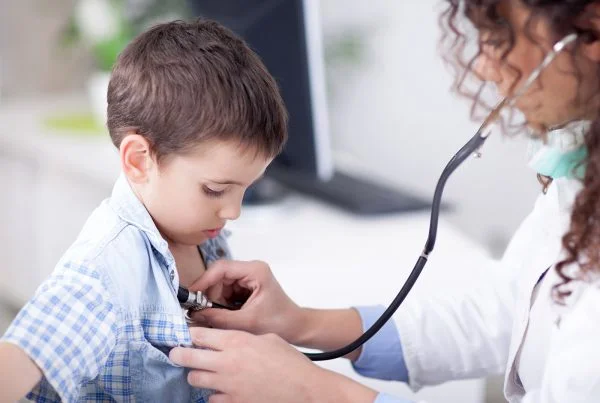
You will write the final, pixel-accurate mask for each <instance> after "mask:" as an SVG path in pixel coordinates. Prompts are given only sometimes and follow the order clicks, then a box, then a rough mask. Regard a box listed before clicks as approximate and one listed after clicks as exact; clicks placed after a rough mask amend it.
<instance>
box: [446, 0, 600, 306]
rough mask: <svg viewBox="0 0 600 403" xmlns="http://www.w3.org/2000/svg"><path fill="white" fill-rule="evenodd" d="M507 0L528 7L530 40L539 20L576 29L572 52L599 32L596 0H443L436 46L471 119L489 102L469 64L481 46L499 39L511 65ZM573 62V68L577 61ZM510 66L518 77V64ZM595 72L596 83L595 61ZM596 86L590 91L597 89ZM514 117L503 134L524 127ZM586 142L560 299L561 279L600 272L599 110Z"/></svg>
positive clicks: (560, 29)
mask: <svg viewBox="0 0 600 403" xmlns="http://www.w3.org/2000/svg"><path fill="white" fill-rule="evenodd" d="M507 1H508V2H512V3H520V4H521V5H524V6H526V7H527V8H528V9H529V10H530V11H531V14H530V15H529V20H528V21H527V23H526V24H525V32H524V33H525V34H526V35H528V38H529V39H530V40H531V41H532V42H533V43H539V42H537V41H536V40H535V36H534V34H533V32H532V27H534V26H535V24H536V22H537V21H542V20H545V21H546V22H548V23H549V26H550V28H551V30H552V35H554V36H555V38H553V39H554V40H555V41H558V40H560V39H561V38H562V37H564V36H565V35H567V34H569V33H573V32H576V33H578V34H579V37H578V41H577V43H576V44H575V47H574V49H573V52H575V51H576V50H577V47H578V46H580V45H581V43H583V42H586V41H590V40H598V38H599V37H600V34H599V33H598V32H594V30H592V28H591V27H593V24H591V23H590V21H592V20H593V19H599V18H600V16H599V15H596V14H594V13H593V12H591V10H590V7H589V6H590V5H591V4H592V3H595V1H593V0H554V1H552V0H446V1H445V3H446V5H447V7H446V8H445V11H444V12H443V13H442V14H441V17H440V26H441V27H442V31H443V35H442V39H441V41H440V47H441V49H442V52H443V55H444V59H445V60H446V62H447V63H448V65H449V66H450V67H451V68H452V69H453V71H454V76H455V82H454V90H455V91H456V92H457V93H458V94H460V95H463V96H466V97H468V98H470V99H471V100H472V101H473V103H472V109H471V115H472V117H473V118H475V119H480V115H478V113H479V112H480V111H482V110H489V107H490V106H489V105H488V104H486V102H485V99H484V98H485V97H484V96H483V93H484V91H483V89H484V83H482V82H481V80H480V79H478V78H477V77H476V75H475V73H474V70H473V67H474V63H475V61H476V59H477V57H478V56H479V55H480V54H481V52H482V50H481V49H482V45H492V46H495V45H496V43H497V42H499V41H500V42H502V44H503V46H502V47H501V49H502V56H501V60H502V61H503V62H504V63H506V65H507V66H508V67H509V68H511V67H512V66H510V65H509V64H508V62H507V61H506V57H507V55H508V54H509V53H510V51H511V49H512V48H513V47H514V44H515V36H516V35H515V31H514V28H513V27H511V24H510V23H509V21H508V20H507V19H505V18H503V17H502V15H501V13H500V12H499V7H500V6H501V5H502V4H503V3H505V2H507ZM596 2H597V1H596ZM585 27H588V28H585ZM482 30H484V31H486V32H493V33H494V35H493V40H494V41H495V42H496V43H486V42H483V43H482V42H481V41H482V40H484V41H487V40H488V39H486V38H483V39H479V37H478V35H477V32H481V31H482ZM474 38H477V39H476V41H475V46H473V44H472V43H470V41H472V40H473V39H474ZM540 46H541V45H540ZM574 64H575V68H576V70H578V69H577V63H574ZM512 68H513V69H514V71H515V72H516V74H517V76H518V77H519V78H520V77H521V75H520V72H519V71H518V69H516V68H514V67H512ZM578 73H580V72H578V71H576V72H575V73H574V74H575V75H576V76H577V74H578ZM566 74H573V73H571V72H568V73H566ZM596 74H597V76H598V77H599V80H598V81H599V82H600V65H599V66H598V70H597V71H596ZM580 77H581V76H579V77H578V80H579V82H581V79H580ZM517 81H518V80H517ZM473 85H475V86H473ZM580 88H581V87H580ZM599 89H600V88H599ZM599 89H596V91H594V93H600V92H599V91H598V90H599ZM577 98H578V99H575V100H573V102H589V101H590V100H589V99H588V100H582V99H579V96H578V97H577ZM514 116H515V115H514V114H511V115H510V116H508V117H506V116H505V117H503V120H502V127H503V130H504V132H505V133H508V134H512V133H516V132H518V131H520V130H522V129H524V127H525V124H524V123H522V124H515V123H513V118H514ZM585 144H586V146H587V148H588V157H587V160H586V161H584V163H585V164H586V165H587V168H586V172H585V176H584V178H583V188H582V190H581V191H580V192H579V194H578V195H577V197H576V199H575V203H574V205H573V211H572V215H571V223H570V228H569V230H568V231H567V233H566V234H565V235H564V237H563V239H562V244H563V247H564V249H565V251H566V254H567V256H566V258H565V259H564V260H562V261H561V262H559V263H558V264H557V265H556V270H557V272H558V274H559V276H560V278H561V279H562V282H561V283H560V284H558V285H556V286H555V287H554V289H553V298H554V300H555V301H556V302H557V303H560V304H563V303H564V302H565V298H566V297H568V296H569V295H570V292H569V291H568V290H567V288H565V287H564V286H565V285H566V284H568V283H569V282H571V281H573V280H579V279H583V280H585V279H586V278H588V277H587V275H589V274H594V275H595V274H600V111H598V112H597V114H596V117H595V119H594V120H593V122H592V124H591V126H590V128H589V130H588V132H587V133H586V134H585ZM574 263H576V265H573V264H574ZM573 267H575V268H577V270H576V271H575V272H573V271H572V270H571V269H572V268H573Z"/></svg>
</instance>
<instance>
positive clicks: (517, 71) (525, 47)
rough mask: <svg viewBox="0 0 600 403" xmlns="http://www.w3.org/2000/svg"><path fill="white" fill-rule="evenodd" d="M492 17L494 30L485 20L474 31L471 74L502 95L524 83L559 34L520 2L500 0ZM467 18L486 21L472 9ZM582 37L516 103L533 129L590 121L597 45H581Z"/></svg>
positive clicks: (595, 105) (595, 97) (594, 96)
mask: <svg viewBox="0 0 600 403" xmlns="http://www.w3.org/2000/svg"><path fill="white" fill-rule="evenodd" d="M497 13H498V22H497V24H499V26H498V28H497V29H494V27H493V25H490V22H489V21H488V22H487V24H485V25H486V27H480V29H479V50H480V54H479V56H478V57H477V58H476V59H475V63H474V65H473V72H474V73H475V74H477V76H478V77H479V78H481V79H482V80H484V81H487V82H490V83H492V84H494V85H495V86H496V87H497V90H498V92H499V93H500V94H501V95H502V96H507V95H510V94H512V93H514V92H515V91H517V90H518V89H519V88H520V87H521V86H522V85H523V83H524V82H525V81H526V80H527V78H528V77H529V75H530V74H531V72H532V71H533V70H534V69H536V68H537V67H538V66H539V64H540V63H541V62H542V60H543V59H544V57H545V55H546V54H547V53H548V52H549V51H550V50H551V49H552V47H553V45H554V44H555V43H556V42H557V41H559V40H560V39H562V37H563V36H564V34H557V33H556V30H555V29H553V27H552V26H551V24H550V23H549V19H548V18H547V16H545V15H543V14H541V13H540V12H538V10H537V9H536V10H534V9H532V8H530V7H528V6H526V5H524V3H523V2H521V1H517V0H505V1H501V2H499V6H498V7H497ZM471 17H472V20H473V22H474V23H475V25H476V26H479V24H478V22H477V19H478V18H486V19H488V20H489V16H485V17H481V14H480V16H478V15H477V11H474V12H473V14H472V16H471ZM501 21H505V22H507V23H508V24H509V25H510V27H511V28H512V31H513V35H514V36H513V39H514V41H513V42H512V46H511V40H510V34H509V33H508V31H507V30H506V29H503V28H502V27H501V25H502V22H501ZM593 23H594V22H588V25H590V24H592V25H593ZM590 26H591V25H590ZM568 32H572V31H568ZM581 39H582V38H581V37H580V41H579V42H578V44H576V45H575V44H573V45H571V46H569V47H568V48H567V49H565V50H564V51H563V52H562V53H561V54H559V55H558V56H557V57H556V59H555V60H554V62H552V64H550V65H549V66H548V67H547V68H546V69H545V70H544V71H543V72H542V74H541V75H540V77H539V78H538V80H537V82H535V83H534V84H533V85H532V86H531V87H530V89H529V90H528V91H527V92H526V93H525V94H524V95H523V96H522V97H520V98H519V99H518V101H517V102H516V106H517V108H518V109H519V110H520V111H521V112H522V113H523V114H524V115H525V118H526V119H527V124H528V126H530V127H531V128H532V129H534V131H537V132H544V131H546V130H547V129H548V128H552V127H556V126H560V125H563V124H565V123H568V122H570V121H573V120H579V119H583V118H590V119H591V118H593V117H595V115H596V111H597V110H598V106H599V105H598V98H599V97H598V78H597V76H598V62H599V60H600V45H599V44H598V41H597V40H592V41H588V42H587V43H583V42H582V41H581Z"/></svg>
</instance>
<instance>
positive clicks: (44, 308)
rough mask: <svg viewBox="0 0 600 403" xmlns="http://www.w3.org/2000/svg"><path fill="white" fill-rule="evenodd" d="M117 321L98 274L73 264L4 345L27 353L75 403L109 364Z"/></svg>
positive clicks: (43, 290) (46, 287)
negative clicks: (87, 386) (12, 346)
mask: <svg viewBox="0 0 600 403" xmlns="http://www.w3.org/2000/svg"><path fill="white" fill-rule="evenodd" d="M116 322H117V321H116V314H115V307H114V305H113V304H112V303H111V302H110V297H109V294H108V291H107V289H106V287H105V285H104V284H103V282H102V280H101V276H100V274H99V272H98V271H97V270H94V269H91V268H90V267H89V265H81V264H74V263H72V262H71V263H65V264H64V265H63V266H62V267H61V268H60V269H59V270H58V271H57V272H55V274H53V275H52V277H50V278H49V279H48V280H46V282H45V283H44V284H43V285H42V286H41V287H40V288H39V289H38V291H37V292H36V294H35V295H34V297H33V298H32V299H31V300H30V301H29V302H28V303H27V304H26V305H25V307H23V309H22V310H21V311H20V312H19V314H18V315H17V317H16V318H15V320H14V321H13V323H12V324H11V325H10V327H9V328H8V330H7V332H6V333H5V334H4V336H3V337H2V339H1V340H2V341H4V342H9V343H12V344H15V345H16V346H18V347H20V348H21V349H22V350H23V351H25V353H26V354H27V355H28V356H29V357H30V358H31V359H32V360H33V361H34V362H35V363H36V364H37V366H38V367H39V368H40V370H41V371H42V372H43V374H44V378H45V379H44V381H46V382H47V383H48V384H50V385H51V386H52V388H53V389H54V390H55V391H56V393H57V394H58V395H59V396H60V398H61V399H62V401H65V402H72V401H76V400H77V396H78V394H79V388H80V385H81V384H82V383H84V382H86V381H88V380H91V379H94V378H95V377H97V376H98V374H99V373H100V370H101V368H102V367H103V366H104V364H105V363H106V360H107V359H108V356H109V354H110V352H111V351H112V349H113V347H114V345H115V343H116V334H117V330H116V329H117V326H116ZM42 384H44V382H42Z"/></svg>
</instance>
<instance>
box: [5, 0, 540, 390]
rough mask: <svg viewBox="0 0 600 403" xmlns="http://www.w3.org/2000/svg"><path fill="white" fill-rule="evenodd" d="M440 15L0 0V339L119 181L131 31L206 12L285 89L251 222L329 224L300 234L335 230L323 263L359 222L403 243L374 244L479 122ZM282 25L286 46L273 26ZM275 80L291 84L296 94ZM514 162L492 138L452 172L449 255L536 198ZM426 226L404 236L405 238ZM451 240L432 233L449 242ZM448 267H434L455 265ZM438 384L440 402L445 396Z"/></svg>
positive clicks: (421, 9) (488, 249)
mask: <svg viewBox="0 0 600 403" xmlns="http://www.w3.org/2000/svg"><path fill="white" fill-rule="evenodd" d="M226 3H227V4H226ZM282 4H283V5H282ZM441 9H442V7H441V6H440V3H439V2H437V1H434V0H425V1H423V0H419V1H418V0H405V1H394V0H371V1H369V2H366V1H361V0H323V1H320V2H319V1H310V0H309V1H304V2H303V1H296V0H278V1H273V0H262V1H246V2H241V1H239V2H237V6H236V3H235V2H231V1H223V2H221V1H210V0H204V1H203V0H196V1H183V0H181V1H176V0H170V1H166V0H163V1H152V0H126V1H125V0H123V1H108V0H79V1H76V0H53V1H51V2H42V1H39V0H20V1H7V0H4V1H2V2H0V186H1V189H2V192H1V195H0V222H1V223H2V225H1V226H0V262H2V267H0V305H1V306H2V309H1V311H2V314H0V319H1V320H0V333H1V332H2V331H3V330H4V328H5V327H6V324H7V323H8V322H9V321H10V320H11V318H12V316H13V315H14V312H15V311H16V310H18V309H19V307H20V306H22V304H23V303H24V302H25V301H26V300H27V299H28V297H29V296H31V295H32V293H33V292H34V291H35V289H36V288H37V286H38V285H39V284H40V282H41V281H43V279H44V278H45V277H46V276H47V275H48V274H49V273H50V272H51V271H52V269H53V266H54V264H55V263H56V261H57V260H58V258H59V257H60V256H61V254H62V253H63V252H64V251H65V250H66V248H67V247H68V246H69V244H70V243H71V242H73V240H74V239H75V237H76V235H77V233H78V231H79V229H80V228H81V226H82V224H83V223H84V221H85V219H86V217H87V216H88V215H89V213H90V212H91V211H92V209H93V208H94V207H95V206H96V205H97V204H98V203H99V202H100V201H101V200H102V199H104V198H106V197H108V196H109V195H110V190H111V187H112V183H113V181H114V179H115V178H116V177H117V175H118V171H119V166H118V160H117V155H116V152H115V150H114V149H113V147H112V145H111V144H110V142H109V139H108V136H107V133H106V131H105V130H104V124H103V119H104V117H103V114H104V113H105V109H104V108H105V96H106V85H107V80H108V75H109V72H110V67H111V66H112V63H113V62H114V59H115V57H116V55H117V54H118V52H119V51H120V49H122V47H123V46H125V45H126V43H127V42H128V41H129V40H130V39H131V38H132V37H133V36H134V35H135V34H137V33H138V32H140V31H141V30H143V29H145V28H147V27H149V26H151V25H153V24H155V23H157V22H160V21H166V20H172V19H175V18H191V17H193V16H197V15H200V14H203V15H206V16H208V17H213V18H217V17H219V18H221V20H222V22H223V23H225V24H226V25H228V26H230V27H231V28H232V29H234V30H236V32H238V33H240V34H242V35H246V34H247V39H248V40H249V42H250V44H251V45H252V46H253V47H254V48H255V50H257V52H258V53H259V55H260V56H261V57H263V59H264V60H265V63H266V64H267V67H269V69H270V70H272V72H273V73H274V75H275V76H276V77H277V78H278V80H279V82H280V84H281V86H282V89H283V92H284V95H286V103H288V107H289V108H290V114H291V125H292V126H293V127H292V129H293V130H291V136H292V137H291V140H290V141H291V142H290V145H289V146H288V147H289V148H288V149H286V151H285V153H284V155H283V156H282V157H281V158H280V159H279V160H278V161H277V164H276V168H274V170H273V175H272V176H271V177H269V178H268V180H267V181H266V183H264V184H262V185H261V186H257V188H256V189H252V191H253V192H255V194H251V195H250V196H251V197H250V196H249V197H248V200H247V204H248V210H249V211H251V213H249V214H254V213H255V212H257V211H261V213H260V214H262V215H261V216H260V217H264V214H267V215H268V214H270V213H265V211H267V210H268V208H267V209H265V208H262V209H261V207H260V206H263V207H264V203H263V201H265V200H266V201H268V202H269V203H268V204H266V205H267V206H271V207H272V206H274V205H277V203H285V202H284V201H282V200H288V201H287V203H289V200H290V198H291V199H292V200H293V203H292V204H293V205H294V206H295V207H294V208H292V209H288V210H285V209H284V210H279V212H278V213H277V214H279V215H277V216H272V215H271V216H270V217H271V218H270V219H272V220H276V221H281V222H286V220H291V221H290V222H292V221H293V220H294V219H298V220H303V221H305V220H309V221H310V220H311V216H310V215H308V212H310V211H315V212H316V213H315V214H316V215H317V216H319V217H324V218H323V219H325V220H329V219H330V218H331V220H332V221H331V222H330V224H328V225H329V226H330V227H327V225H326V224H323V225H325V227H323V228H330V231H333V233H332V232H329V233H325V232H326V231H325V229H323V230H322V234H321V235H319V233H320V232H319V231H321V228H322V227H320V226H319V223H320V222H317V221H315V222H313V223H312V231H313V232H312V236H313V237H317V238H318V237H325V236H327V237H335V235H336V234H337V233H340V239H341V240H340V241H339V243H337V244H336V243H333V244H330V245H329V246H328V250H329V251H330V252H331V253H332V254H333V255H335V254H336V253H339V254H342V253H343V254H347V252H346V250H347V249H345V247H346V246H347V245H344V241H343V239H344V238H343V237H342V235H343V236H348V235H347V233H348V232H350V233H351V232H353V231H354V230H353V228H359V227H358V226H360V228H361V231H366V232H362V235H364V236H365V237H371V238H372V237H374V236H376V234H377V233H378V232H381V233H382V234H386V235H385V236H386V239H385V240H375V241H374V242H377V245H386V244H385V242H388V243H390V242H396V243H395V245H397V247H398V248H400V249H402V247H403V245H402V244H401V241H400V238H398V241H390V239H387V238H389V237H394V232H392V231H387V229H386V230H382V231H379V228H380V226H383V225H385V224H382V222H389V223H392V224H395V223H397V226H396V227H394V228H396V229H397V231H398V232H402V231H404V232H405V234H404V235H407V234H408V235H409V236H410V235H411V230H410V228H412V227H411V226H407V225H408V224H406V223H407V222H409V221H410V222H411V223H413V224H414V223H416V224H415V225H417V224H418V225H420V227H419V228H421V227H425V226H426V225H427V220H426V218H427V210H424V209H423V208H424V207H426V206H427V204H428V203H429V200H430V198H431V196H432V194H433V189H434V186H435V183H436V181H437V179H438V175H439V173H440V172H441V170H442V168H443V167H444V165H445V164H446V162H447V161H448V160H449V158H450V157H451V156H452V155H453V153H454V152H455V151H456V150H457V149H458V148H459V147H460V146H461V145H462V144H463V143H464V142H465V141H466V140H467V139H468V138H469V137H470V136H471V135H472V134H473V133H474V131H475V129H476V128H477V125H476V124H475V123H473V122H471V121H470V120H469V117H468V115H469V103H468V102H467V101H464V100H462V99H459V98H457V97H456V96H455V95H453V94H452V93H451V92H450V85H451V82H452V78H451V75H450V73H449V71H448V70H447V69H446V68H445V67H444V65H443V63H442V61H441V59H440V57H439V53H438V49H437V41H438V39H439V36H440V29H439V27H438V23H437V15H438V14H439V12H440V10H441ZM286 18H287V19H290V18H291V19H290V20H289V21H292V22H293V23H289V21H288V20H285V19H286ZM249 21H250V22H249ZM252 21H254V23H255V24H254V25H252V24H251V23H252ZM315 23H316V25H315ZM244 24H245V25H244ZM282 25H283V26H286V27H287V29H288V30H290V29H291V31H290V35H291V36H290V37H282V36H281V35H279V34H278V31H277V30H278V29H283V27H282ZM249 26H250V27H254V28H248V27H249ZM256 27H259V28H260V29H258V28H256ZM269 33H271V34H269ZM269 37H278V40H279V42H277V43H275V42H269V41H268V38H269ZM275 45H277V46H279V47H275V48H274V46H275ZM261 50H263V52H262V53H261ZM286 74H291V76H292V77H295V74H297V75H298V77H302V79H300V78H299V79H298V82H297V83H296V86H294V85H291V83H290V81H289V80H288V79H287V77H286V76H285V75H286ZM303 80H304V81H303ZM526 162H527V160H526V142H525V140H523V139H506V138H502V137H501V136H493V137H492V138H491V139H490V140H489V141H488V143H487V144H486V146H485V148H484V150H483V158H482V159H474V160H470V161H468V162H467V163H465V164H464V166H463V167H461V169H460V170H459V171H458V172H457V173H456V174H455V176H453V177H452V179H451V180H450V181H449V185H448V188H447V190H446V193H445V195H446V199H445V200H446V205H447V208H446V210H445V211H444V213H443V222H442V225H447V226H448V227H449V228H451V229H452V231H453V232H452V234H453V235H452V236H453V237H456V238H457V239H458V238H460V239H464V240H465V241H464V242H463V244H461V245H463V246H461V247H463V248H466V249H469V248H472V249H473V250H477V251H480V252H481V254H485V255H491V256H494V257H498V256H500V255H501V253H502V251H503V250H504V248H505V246H506V243H507V241H508V239H509V237H510V236H511V234H512V232H513V231H514V230H515V229H516V227H517V225H518V224H519V222H520V220H521V219H522V218H523V217H524V216H525V214H526V213H527V212H528V210H529V209H530V207H531V205H532V202H533V200H534V198H535V196H536V195H537V194H538V192H539V190H540V188H539V185H538V184H537V181H536V180H535V175H534V173H533V171H531V170H530V169H529V168H527V164H526ZM334 172H335V173H334ZM340 175H341V176H340ZM282 185H283V186H285V189H286V190H285V192H284V193H282V191H283V190H282V189H281V186H282ZM274 189H275V190H274ZM282 194H284V196H282ZM311 195H312V196H311ZM257 205H259V207H257ZM304 205H306V206H312V207H310V208H312V209H313V210H310V209H308V207H306V208H305V207H302V206H304ZM303 208H305V209H304V210H303ZM307 209H308V210H307ZM282 211H283V213H282ZM243 214H244V213H243ZM319 214H320V215H319ZM243 220H244V215H242V221H243ZM411 220H413V221H411ZM259 221H260V220H258V221H250V222H251V223H252V224H251V225H250V224H249V225H248V226H246V227H244V226H243V225H242V226H241V227H240V230H241V233H242V234H244V228H248V227H252V228H253V231H257V229H256V226H257V225H261V224H260V223H259V224H257V222H259ZM413 224H410V225H413ZM290 225H292V224H290ZM331 228H333V229H331ZM365 228H368V229H366V230H365ZM381 228H383V227H381ZM386 228H387V227H386ZM302 230H303V229H300V230H299V231H302ZM336 231H337V232H336ZM369 231H371V232H370V233H369ZM424 231H425V228H422V229H421V230H420V232H418V234H417V235H414V236H415V237H417V236H418V238H419V242H418V243H419V244H420V243H421V238H423V236H422V235H424ZM388 232H389V233H390V235H389V236H388V235H387V234H388ZM246 233H248V232H246ZM374 234H375V235H374ZM359 235H360V234H359ZM380 236H382V235H380ZM423 241H424V238H423ZM452 241H453V239H440V240H439V242H440V244H441V243H444V242H447V243H448V244H449V246H447V248H449V249H452V248H453V245H454V244H453V243H452ZM265 242H268V241H265ZM456 242H458V241H456ZM461 242H462V241H461ZM238 243H243V242H241V241H238ZM456 245H458V243H456ZM464 245H467V246H464ZM294 247H296V246H294ZM456 247H457V248H458V246H456ZM251 249H252V251H257V250H260V248H258V247H257V248H255V247H254V246H252V248H251ZM457 250H458V249H457ZM419 252H420V250H419V249H416V248H412V249H411V250H407V251H404V252H403V253H405V254H409V255H410V256H411V259H412V256H414V257H416V256H417V255H418V253H419ZM480 252H478V253H480ZM234 253H235V250H234ZM449 253H451V252H449ZM456 253H457V254H458V252H456ZM242 255H245V252H244V253H242ZM255 258H260V259H265V257H263V256H255ZM382 258H385V256H383V257H382ZM290 259H291V258H290ZM265 260H266V259H265ZM384 261H385V260H384ZM451 263H452V264H451V267H450V268H448V267H446V269H450V270H455V266H457V265H460V261H454V262H451ZM456 270H458V268H456ZM298 275H299V274H298V273H296V276H298ZM463 280H464V279H463ZM290 281H291V280H290ZM434 282H435V281H434V280H432V283H434ZM373 287H375V286H373ZM298 295H299V298H300V299H302V298H303V295H302V294H300V293H299V294H298ZM498 382H499V381H498V380H497V379H491V380H489V381H488V383H487V389H486V387H485V385H484V386H482V385H481V384H477V385H475V386H474V384H464V385H459V386H457V387H455V388H454V389H452V393H456V395H455V397H456V399H460V400H454V399H453V398H452V397H450V398H449V399H450V400H447V399H446V398H445V399H444V400H443V401H461V402H465V401H488V402H495V401H501V400H497V399H499V397H498V394H499V390H500V386H499V383H498ZM465 388H476V389H477V388H478V389H477V392H476V393H475V394H471V395H470V396H472V400H464V398H463V397H461V396H463V395H461V393H463V389H465ZM443 391H444V390H443V389H442V393H440V394H438V395H437V396H444V395H445V396H446V397H448V395H447V394H445V392H443ZM450 396H452V395H450ZM473 396H474V397H473ZM432 399H434V400H432V401H434V402H435V401H442V400H435V399H436V397H435V396H434V397H433V398H432Z"/></svg>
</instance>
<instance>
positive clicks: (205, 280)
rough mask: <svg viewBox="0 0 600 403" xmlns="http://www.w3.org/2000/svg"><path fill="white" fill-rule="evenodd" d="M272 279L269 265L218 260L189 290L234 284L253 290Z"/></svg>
mask: <svg viewBox="0 0 600 403" xmlns="http://www.w3.org/2000/svg"><path fill="white" fill-rule="evenodd" d="M272 277H273V275H272V273H271V268H270V267H269V265H268V264H266V263H264V262H261V261H251V262H241V261H235V260H218V261H216V262H215V263H213V264H212V265H211V266H210V268H209V270H207V271H206V273H204V275H202V277H200V279H198V281H196V282H195V283H194V284H192V286H191V287H190V290H192V291H205V290H206V289H208V288H209V287H212V286H214V285H215V284H219V283H223V284H227V285H231V284H233V283H235V282H237V283H238V284H240V285H241V286H242V287H244V288H248V289H254V288H256V287H258V285H259V284H261V283H263V282H265V281H268V280H270V279H271V278H272Z"/></svg>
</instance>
